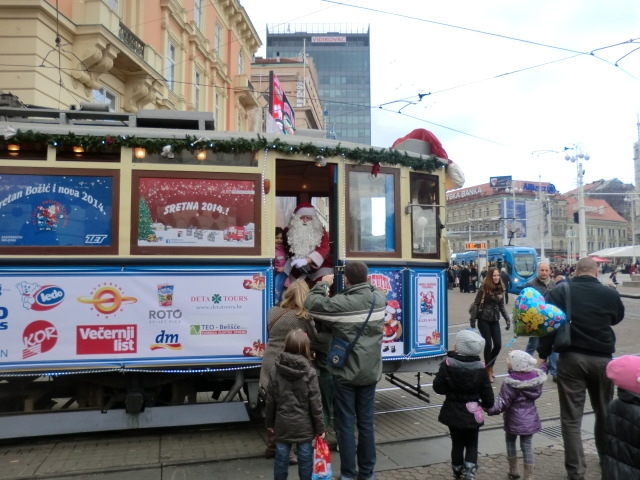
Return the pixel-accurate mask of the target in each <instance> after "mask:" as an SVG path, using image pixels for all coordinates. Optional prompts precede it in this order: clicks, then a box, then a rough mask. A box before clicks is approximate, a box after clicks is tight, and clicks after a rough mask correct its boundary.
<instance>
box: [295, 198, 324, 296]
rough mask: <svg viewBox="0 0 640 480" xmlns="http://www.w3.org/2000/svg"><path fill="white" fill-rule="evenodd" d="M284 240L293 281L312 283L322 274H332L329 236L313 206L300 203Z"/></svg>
mask: <svg viewBox="0 0 640 480" xmlns="http://www.w3.org/2000/svg"><path fill="white" fill-rule="evenodd" d="M285 238H286V239H287V250H288V253H289V258H288V259H287V263H286V264H285V267H284V271H285V273H286V274H287V275H289V280H290V281H295V280H299V279H305V280H307V281H308V282H309V283H315V282H317V281H319V280H320V279H321V278H322V276H323V275H328V274H331V273H333V261H332V260H331V258H330V255H329V249H330V248H329V234H328V233H327V231H326V230H325V228H324V226H323V225H322V222H321V221H320V219H319V218H318V215H317V212H316V209H315V207H314V206H313V205H311V204H310V203H308V202H301V203H299V204H298V206H297V207H296V209H295V210H294V212H293V215H292V216H291V221H290V222H289V226H288V227H287V228H286V229H285Z"/></svg>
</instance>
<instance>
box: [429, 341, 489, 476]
mask: <svg viewBox="0 0 640 480" xmlns="http://www.w3.org/2000/svg"><path fill="white" fill-rule="evenodd" d="M483 349H484V338H482V337H481V336H480V335H478V334H477V333H476V332H474V331H473V330H462V331H460V332H459V333H458V335H457V336H456V346H455V351H454V352H448V353H447V359H446V360H445V361H444V362H442V363H441V364H440V370H438V373H437V374H436V376H435V378H434V380H433V390H434V391H435V392H436V393H439V394H441V395H443V394H444V395H446V399H445V401H444V403H443V404H442V408H441V409H440V416H439V417H438V420H439V421H440V423H443V424H444V425H447V426H448V427H449V432H450V433H451V468H452V469H453V475H454V477H455V478H458V479H461V478H464V480H473V478H475V474H476V471H477V470H478V435H479V432H480V427H481V426H482V425H484V418H483V417H482V408H489V407H492V406H493V402H494V398H493V389H492V388H491V382H490V381H489V375H488V373H487V370H486V369H485V367H484V364H483V363H482V362H481V361H480V356H479V355H480V352H482V350H483ZM463 475H464V477H463Z"/></svg>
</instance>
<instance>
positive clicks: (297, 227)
mask: <svg viewBox="0 0 640 480" xmlns="http://www.w3.org/2000/svg"><path fill="white" fill-rule="evenodd" d="M287 239H288V241H289V245H290V247H291V252H292V253H293V258H294V259H295V258H305V257H306V256H307V255H309V254H310V253H312V252H313V251H315V249H316V248H317V247H318V246H320V242H321V241H322V223H320V220H318V219H316V218H314V219H313V220H312V221H311V222H309V223H308V224H306V225H305V224H304V223H302V221H301V220H300V218H298V217H295V218H293V219H291V223H290V224H289V231H288V232H287Z"/></svg>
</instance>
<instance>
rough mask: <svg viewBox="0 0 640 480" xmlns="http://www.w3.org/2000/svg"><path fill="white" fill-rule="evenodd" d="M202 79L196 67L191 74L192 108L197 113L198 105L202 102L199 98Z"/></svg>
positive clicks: (199, 106)
mask: <svg viewBox="0 0 640 480" xmlns="http://www.w3.org/2000/svg"><path fill="white" fill-rule="evenodd" d="M202 77H203V74H202V72H201V71H200V70H199V69H198V67H196V68H195V70H194V72H193V108H194V109H195V110H198V111H199V110H200V109H201V105H200V103H201V101H202V99H201V98H200V96H201V94H202V88H201V86H200V82H201V81H202Z"/></svg>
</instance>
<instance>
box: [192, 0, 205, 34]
mask: <svg viewBox="0 0 640 480" xmlns="http://www.w3.org/2000/svg"><path fill="white" fill-rule="evenodd" d="M202 18H203V13H202V0H194V1H193V22H194V23H195V24H196V27H198V30H202Z"/></svg>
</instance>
